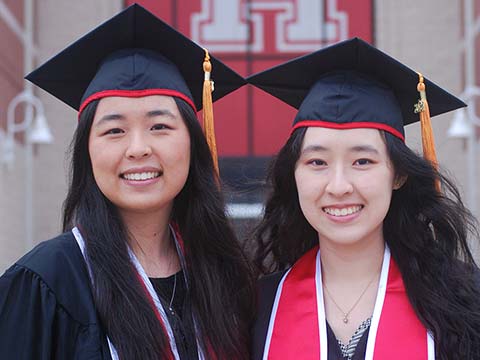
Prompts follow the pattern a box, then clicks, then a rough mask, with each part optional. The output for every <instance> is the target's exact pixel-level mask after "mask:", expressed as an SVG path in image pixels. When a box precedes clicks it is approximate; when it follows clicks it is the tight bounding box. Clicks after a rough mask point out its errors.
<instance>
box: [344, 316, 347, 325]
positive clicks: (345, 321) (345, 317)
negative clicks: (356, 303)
mask: <svg viewBox="0 0 480 360" xmlns="http://www.w3.org/2000/svg"><path fill="white" fill-rule="evenodd" d="M343 323H344V324H347V323H348V317H347V315H345V316H344V317H343Z"/></svg>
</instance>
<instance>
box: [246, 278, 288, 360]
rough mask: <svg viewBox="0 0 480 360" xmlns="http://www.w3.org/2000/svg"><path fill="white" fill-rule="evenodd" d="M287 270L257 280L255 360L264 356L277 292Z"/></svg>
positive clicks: (253, 354) (253, 340)
mask: <svg viewBox="0 0 480 360" xmlns="http://www.w3.org/2000/svg"><path fill="white" fill-rule="evenodd" d="M285 272H286V270H285V271H278V272H275V273H272V274H268V275H265V276H263V277H261V278H260V279H259V280H258V281H257V313H256V317H255V322H254V325H253V329H252V359H254V360H260V359H262V357H263V349H264V347H265V340H266V337H267V331H268V324H269V322H270V314H271V313H272V308H273V302H274V301H275V294H276V293H277V288H278V284H279V283H280V281H281V280H282V277H283V275H284V274H285Z"/></svg>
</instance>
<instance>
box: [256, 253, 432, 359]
mask: <svg viewBox="0 0 480 360" xmlns="http://www.w3.org/2000/svg"><path fill="white" fill-rule="evenodd" d="M319 255H320V254H319V252H318V246H317V247H315V248H313V249H312V250H310V251H308V252H307V253H306V254H305V255H303V256H302V257H301V258H300V259H299V260H298V261H297V262H296V263H295V264H294V265H293V267H292V268H291V269H290V271H288V272H287V273H286V274H285V275H284V277H283V279H282V281H281V282H280V284H279V286H278V289H277V294H276V297H275V302H274V306H273V309H272V314H271V318H270V325H269V329H268V332H267V339H266V341H265V351H264V356H263V359H264V360H266V359H272V360H277V359H282V360H284V359H302V360H303V359H305V360H327V346H328V344H327V334H326V324H325V313H324V307H323V289H322V283H321V281H322V280H321V267H320V256H319ZM317 294H318V295H319V296H318V297H317ZM428 338H429V335H428V334H427V330H426V329H425V327H424V326H423V324H422V323H421V322H420V321H419V320H418V318H417V316H416V314H415V312H414V310H413V308H412V306H411V305H410V302H409V300H408V297H407V294H406V291H405V287H404V284H403V280H402V277H401V274H400V272H399V270H398V267H397V265H396V264H395V262H394V261H393V259H392V258H390V252H389V250H388V248H387V249H386V250H385V256H384V264H383V266H382V274H381V276H380V284H379V290H378V294H377V300H376V303H375V310H374V313H373V317H372V323H371V326H370V329H369V337H368V343H367V351H366V356H365V359H369V360H384V359H388V360H404V359H409V360H411V359H415V360H416V359H418V360H427V359H434V354H433V352H434V349H433V341H432V339H428ZM267 354H268V356H267Z"/></svg>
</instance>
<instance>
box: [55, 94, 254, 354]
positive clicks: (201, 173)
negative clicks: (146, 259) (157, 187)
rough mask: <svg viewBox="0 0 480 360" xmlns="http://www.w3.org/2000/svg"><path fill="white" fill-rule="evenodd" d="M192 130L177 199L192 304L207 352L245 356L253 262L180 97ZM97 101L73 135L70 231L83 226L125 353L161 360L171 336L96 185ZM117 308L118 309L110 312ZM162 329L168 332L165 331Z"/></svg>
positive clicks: (104, 303) (67, 211)
mask: <svg viewBox="0 0 480 360" xmlns="http://www.w3.org/2000/svg"><path fill="white" fill-rule="evenodd" d="M175 102H176V104H177V106H178V108H179V111H180V114H181V115H182V118H183V120H184V122H185V124H186V126H187V128H188V131H189V134H190V144H191V145H190V146H191V148H190V169H189V174H188V178H187V181H186V183H185V185H184V187H183V189H182V190H181V192H180V193H179V194H178V195H177V197H176V198H175V200H174V205H173V210H172V215H171V219H172V221H173V222H175V223H176V224H177V225H178V227H179V230H180V233H181V236H182V238H183V241H184V248H185V259H186V264H187V268H186V269H184V271H186V273H187V277H188V279H189V286H190V288H189V292H188V295H187V296H189V302H190V304H191V309H192V312H193V314H194V316H195V319H196V321H197V323H196V326H197V328H198V331H199V332H200V335H201V339H200V341H201V342H202V344H201V346H202V347H203V349H204V351H205V353H206V354H208V355H210V356H211V357H213V358H215V357H216V358H222V359H223V358H231V359H247V358H248V356H249V354H248V349H249V336H248V331H249V326H250V325H251V320H252V318H253V312H254V310H253V308H254V289H253V277H252V273H251V268H250V266H249V265H248V262H247V260H246V257H245V255H244V254H243V252H242V250H241V248H240V246H239V244H238V242H237V239H236V237H235V234H234V232H233V230H232V228H231V226H230V224H229V221H228V219H227V217H226V215H225V211H224V202H223V198H222V194H221V192H220V189H219V188H218V185H217V183H216V178H215V173H214V168H213V161H212V157H211V155H210V151H209V148H208V145H207V143H206V140H205V137H204V136H203V133H202V130H201V128H200V125H199V123H198V120H197V118H196V115H195V113H194V112H193V110H192V109H191V107H190V106H188V105H187V104H186V103H185V102H184V101H183V100H180V99H176V98H175ZM97 105H98V101H95V102H92V103H91V104H89V105H88V106H87V107H86V108H85V109H84V110H83V112H82V114H81V116H80V120H79V124H78V127H77V130H76V133H75V136H74V139H73V141H72V145H71V149H72V161H71V168H70V186H69V191H68V195H67V198H66V200H65V202H64V215H63V227H64V230H65V231H66V230H68V229H70V228H71V227H72V226H75V225H76V226H79V227H80V228H81V231H82V234H83V235H84V237H85V243H86V249H87V253H88V257H89V260H90V263H91V267H92V273H93V281H94V285H95V286H94V301H95V305H96V307H97V311H98V314H99V317H100V320H101V322H102V324H103V326H104V327H105V330H106V333H107V334H108V336H109V338H110V339H111V341H112V343H113V344H114V346H115V348H116V349H117V352H118V354H119V357H120V359H146V360H148V359H152V360H153V359H155V360H157V359H163V358H167V357H168V354H169V347H168V346H169V345H168V339H167V338H166V335H165V334H164V331H163V330H162V326H161V324H160V323H159V321H158V320H157V319H156V317H155V314H154V309H153V308H152V306H151V305H150V303H149V300H148V299H147V297H146V295H145V293H144V290H143V288H142V285H141V284H140V283H139V281H138V280H137V275H136V272H135V270H134V268H133V265H132V263H131V261H130V259H129V255H128V250H127V249H128V245H127V244H128V239H129V235H128V230H127V229H126V228H125V225H124V223H123V222H122V220H121V218H120V216H119V212H118V210H117V208H116V207H115V205H113V204H112V203H111V202H110V201H109V200H108V199H107V198H106V197H105V196H104V195H103V194H102V192H101V191H100V189H99V188H98V186H97V184H96V182H95V180H94V177H93V172H92V167H91V162H90V156H89V152H88V139H89V134H90V129H91V126H92V122H93V118H94V115H95V112H96V108H97ZM112 309H114V311H112ZM162 334H163V335H162Z"/></svg>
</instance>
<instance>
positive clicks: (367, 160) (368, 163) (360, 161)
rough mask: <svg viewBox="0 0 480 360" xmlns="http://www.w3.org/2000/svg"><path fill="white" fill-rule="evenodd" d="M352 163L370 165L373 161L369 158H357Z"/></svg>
mask: <svg viewBox="0 0 480 360" xmlns="http://www.w3.org/2000/svg"><path fill="white" fill-rule="evenodd" d="M353 164H354V165H371V164H373V161H372V160H369V159H358V160H356V161H355V162H354V163H353Z"/></svg>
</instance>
